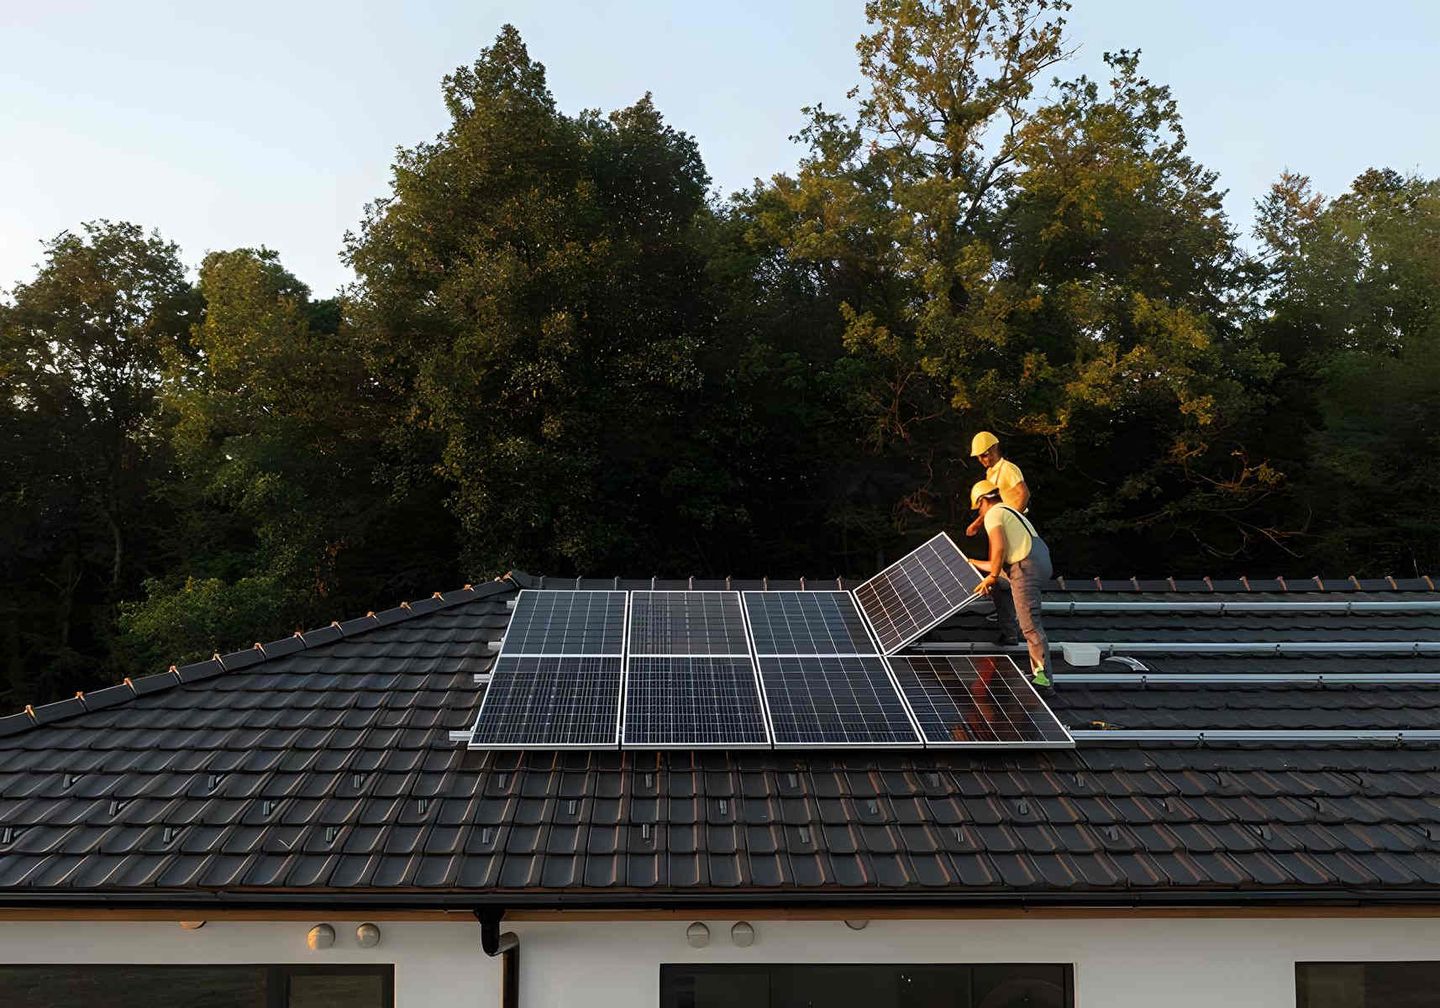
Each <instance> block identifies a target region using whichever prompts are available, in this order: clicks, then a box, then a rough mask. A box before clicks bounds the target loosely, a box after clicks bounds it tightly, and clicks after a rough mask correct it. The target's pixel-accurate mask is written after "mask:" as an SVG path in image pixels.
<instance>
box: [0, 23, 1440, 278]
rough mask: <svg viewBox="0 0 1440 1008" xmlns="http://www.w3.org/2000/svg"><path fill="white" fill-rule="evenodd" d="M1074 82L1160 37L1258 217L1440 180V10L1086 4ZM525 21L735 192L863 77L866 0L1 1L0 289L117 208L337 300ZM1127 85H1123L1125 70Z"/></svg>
mask: <svg viewBox="0 0 1440 1008" xmlns="http://www.w3.org/2000/svg"><path fill="white" fill-rule="evenodd" d="M1069 19H1070V29H1071V42H1072V43H1073V44H1074V45H1076V46H1078V47H1079V52H1078V54H1077V56H1076V57H1075V59H1074V60H1073V61H1072V63H1071V64H1069V65H1067V66H1064V67H1061V68H1058V69H1059V72H1061V73H1062V74H1064V75H1066V76H1070V75H1072V74H1075V73H1080V72H1089V73H1091V74H1092V76H1093V75H1094V74H1095V71H1096V69H1097V68H1098V67H1101V54H1102V53H1104V52H1105V51H1107V50H1114V49H1120V48H1128V49H1140V50H1141V51H1142V53H1143V55H1142V59H1141V67H1142V70H1143V72H1144V73H1145V74H1146V76H1148V77H1150V78H1151V79H1152V80H1154V81H1156V82H1157V83H1164V84H1168V85H1169V86H1170V87H1171V88H1172V89H1173V91H1174V95H1175V97H1176V99H1177V101H1178V102H1179V107H1180V112H1181V114H1182V116H1183V117H1184V120H1185V128H1186V134H1187V136H1188V137H1189V141H1190V152H1191V154H1192V156H1194V157H1195V158H1196V159H1197V160H1199V161H1200V162H1201V163H1203V164H1205V165H1206V166H1207V167H1209V168H1211V169H1213V170H1215V171H1217V172H1219V174H1220V185H1221V186H1222V187H1223V188H1226V189H1228V190H1229V196H1228V197H1227V200H1226V208H1227V211H1228V212H1229V214H1230V216H1231V218H1232V220H1233V221H1234V222H1235V223H1236V225H1237V226H1238V227H1239V228H1240V229H1241V230H1242V231H1248V230H1249V227H1250V223H1251V219H1252V213H1253V205H1254V201H1255V200H1256V199H1257V198H1259V197H1260V196H1262V195H1263V194H1264V192H1265V191H1266V189H1267V188H1268V187H1269V185H1270V183H1271V182H1273V181H1274V180H1275V179H1276V178H1277V177H1278V176H1279V174H1280V172H1281V171H1283V170H1286V169H1289V170H1294V171H1299V172H1303V173H1305V174H1307V175H1309V176H1310V177H1311V178H1312V179H1313V180H1314V182H1315V185H1316V186H1317V188H1318V189H1319V190H1320V191H1321V192H1324V193H1327V194H1332V195H1333V194H1337V193H1339V192H1343V191H1344V189H1345V188H1346V187H1347V186H1348V184H1349V182H1350V181H1351V180H1352V179H1353V178H1354V177H1355V176H1356V175H1358V174H1359V173H1360V172H1361V171H1363V170H1364V169H1365V168H1367V167H1371V166H1388V167H1392V168H1395V169H1397V170H1399V171H1402V172H1419V173H1421V174H1425V175H1428V176H1432V177H1433V176H1436V175H1440V102H1437V101H1436V100H1435V96H1436V95H1437V94H1440V60H1437V59H1435V57H1434V41H1435V39H1436V38H1440V3H1435V2H1433V0H1370V2H1369V3H1366V4H1364V5H1356V4H1354V3H1353V2H1350V0H1345V2H1340V0H1243V2H1242V0H1075V5H1074V9H1073V10H1072V11H1071V12H1070V15H1069ZM507 22H509V23H512V24H514V25H515V26H516V27H517V28H519V29H520V32H521V34H522V36H523V37H524V38H525V40H526V42H527V44H528V45H529V48H530V54H531V57H532V58H534V59H538V60H539V61H541V62H542V63H544V64H545V66H546V69H547V72H548V77H549V82H550V87H551V90H552V91H553V93H554V94H555V97H556V100H557V102H558V103H559V105H560V107H561V108H562V109H563V110H565V111H567V112H576V111H579V110H580V109H583V108H599V109H604V110H610V109H613V108H619V107H623V106H626V105H629V104H631V103H632V102H633V101H635V99H637V98H638V97H640V96H641V95H643V94H644V93H645V92H647V91H649V92H652V93H653V94H654V98H655V102H656V104H657V106H658V107H659V108H660V110H661V111H662V112H663V113H664V115H665V116H666V118H667V120H668V121H669V122H670V123H671V124H672V125H674V126H676V127H677V128H679V129H682V130H684V131H686V132H688V133H691V134H692V135H694V136H695V137H696V138H697V140H698V142H699V145H700V150H701V152H702V154H703V155H704V158H705V162H706V165H707V166H708V168H709V171H710V174H711V176H712V178H713V180H714V185H715V187H716V189H717V190H718V191H719V192H721V193H723V194H728V193H730V192H733V191H734V190H736V189H739V188H742V187H744V186H747V185H749V184H750V183H751V182H752V181H753V180H754V179H756V178H768V177H769V176H770V175H772V174H774V173H776V172H782V171H788V170H790V169H792V168H793V167H794V165H795V163H796V161H797V160H798V157H799V154H800V150H799V148H798V147H797V146H796V145H795V144H793V143H792V142H791V141H790V140H789V139H788V138H789V137H790V136H791V135H793V134H794V133H796V132H797V131H798V130H799V128H800V127H801V126H802V125H803V122H804V116H803V115H802V113H801V111H800V110H801V108H802V107H803V106H805V105H810V104H814V103H816V102H824V103H826V104H827V105H828V106H831V107H835V108H839V107H844V106H845V104H846V103H845V101H844V95H845V92H846V91H847V90H849V88H850V87H851V86H852V85H853V84H855V83H856V82H857V81H858V79H859V74H858V70H857V66H856V59H855V52H854V43H855V40H856V39H857V38H858V37H859V35H860V34H861V32H862V31H863V30H864V27H865V21H864V4H863V2H861V0H768V2H765V0H727V2H725V3H712V2H702V0H676V2H672V3H662V2H655V0H631V2H624V3H620V2H606V0H590V2H581V0H523V2H521V0H506V2H501V0H403V2H401V0H384V2H381V0H346V2H337V0H289V2H275V0H248V2H246V3H241V4H237V3H195V2H193V0H191V2H187V3H178V2H160V0H127V2H125V3H116V2H113V0H89V2H87V0H47V2H45V3H35V2H34V0H0V194H3V196H0V291H5V290H8V289H11V288H13V286H14V285H15V284H16V283H21V282H24V281H27V280H29V279H31V278H33V276H34V272H35V268H36V264H37V263H39V262H40V260H41V258H42V255H43V250H42V242H43V241H45V240H46V239H49V238H51V237H54V236H55V235H57V234H59V233H60V232H62V231H64V230H66V229H69V228H75V227H77V226H78V225H79V224H80V223H81V222H83V221H87V220H93V219H97V218H108V219H111V220H129V221H133V222H135V223H138V224H141V225H143V226H145V227H146V228H156V229H158V230H159V231H160V233H161V234H162V235H163V236H164V237H165V238H167V239H169V240H171V241H174V242H176V243H178V244H179V246H180V248H181V251H182V255H183V258H184V260H185V262H186V263H187V264H188V265H190V266H192V267H194V266H197V265H198V264H199V262H200V260H201V259H202V258H203V257H204V255H205V253H206V252H207V251H212V250H219V249H228V248H237V247H242V246H260V245H264V246H267V247H269V248H272V249H275V250H277V251H278V252H279V253H280V257H281V260H282V262H284V263H285V265H286V266H287V267H289V268H290V270H291V271H292V272H294V273H295V274H296V275H297V276H299V277H300V279H302V280H303V281H305V282H306V283H308V284H309V285H310V286H311V287H312V288H313V289H314V290H315V292H316V294H317V295H319V296H326V295H329V294H331V293H333V292H334V291H335V290H336V289H337V288H338V287H339V286H340V285H341V284H344V283H346V282H348V281H349V280H350V279H351V277H350V274H349V272H348V270H347V269H346V268H345V266H344V264H343V263H342V262H341V260H340V250H341V248H342V246H343V241H344V235H345V232H346V231H347V230H350V229H353V228H355V227H356V225H357V224H358V222H359V221H360V219H361V216H362V213H363V210H364V206H365V204H366V203H367V202H368V201H370V200H372V199H375V198H376V197H379V196H383V195H384V194H385V193H386V191H387V187H388V180H389V167H390V163H391V161H392V157H393V154H394V151H395V149H396V147H399V146H410V145H413V144H415V143H417V142H419V141H423V140H427V139H430V138H433V137H434V136H435V135H436V134H437V133H439V132H440V131H441V130H442V129H444V127H445V124H446V114H445V110H444V107H443V104H442V102H441V99H440V87H439V86H440V80H441V78H442V77H443V76H444V75H445V74H446V73H448V72H449V71H451V70H452V69H454V68H455V67H456V66H459V65H461V64H467V63H470V62H472V61H473V60H474V58H475V56H476V55H477V54H478V52H479V50H480V49H481V47H483V46H485V45H487V44H488V43H489V42H490V41H492V40H493V38H494V37H495V34H496V32H497V31H498V30H499V28H500V26H501V25H502V24H505V23H507ZM1102 79H1103V78H1102Z"/></svg>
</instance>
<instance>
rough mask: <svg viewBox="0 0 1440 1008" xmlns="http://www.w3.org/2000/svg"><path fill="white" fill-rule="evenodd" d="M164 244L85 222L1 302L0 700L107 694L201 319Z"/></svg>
mask: <svg viewBox="0 0 1440 1008" xmlns="http://www.w3.org/2000/svg"><path fill="white" fill-rule="evenodd" d="M199 307H200V306H199V303H198V301H197V300H196V298H195V295H194V291H193V290H192V288H191V286H190V284H189V283H188V282H187V281H186V279H185V271H184V268H183V266H182V265H181V263H180V260H179V256H178V251H177V249H176V248H175V246H174V245H171V244H170V243H168V242H166V241H164V240H163V239H162V238H161V237H160V236H159V235H158V234H155V233H153V232H152V233H150V234H146V233H145V232H144V231H143V230H142V229H141V228H140V227H138V226H137V225H134V224H126V223H112V222H109V221H96V222H92V223H89V224H85V225H83V226H82V227H81V228H80V229H79V231H78V232H66V233H64V234H61V235H60V236H58V237H57V238H55V239H54V240H53V241H51V242H50V243H48V244H47V245H46V248H45V263H44V265H43V266H42V268H41V270H40V272H39V275H38V276H37V277H36V278H35V280H34V281H32V282H31V283H28V284H21V285H19V286H17V287H16V288H15V289H14V290H13V292H12V293H11V296H10V298H9V299H8V301H7V302H5V303H4V304H0V376H3V380H4V387H5V390H6V391H5V395H4V397H3V402H0V437H3V441H4V456H5V462H6V470H7V471H6V475H5V482H4V491H3V493H0V509H3V513H0V529H3V532H0V535H3V537H4V538H3V540H0V585H3V589H0V593H3V597H4V602H3V603H0V642H3V643H0V647H3V649H4V652H3V653H4V659H3V660H4V662H5V666H6V671H7V675H8V679H9V697H10V699H11V700H12V701H13V700H23V701H24V702H29V701H30V700H31V699H33V697H34V696H35V695H36V694H37V693H41V694H43V693H46V692H49V691H50V690H51V689H53V688H54V687H55V684H57V683H62V682H63V683H65V684H67V685H68V686H69V688H71V689H74V688H76V687H77V686H84V685H90V684H94V683H96V682H104V681H106V680H107V679H108V678H109V677H110V675H113V673H114V672H115V671H116V665H115V662H114V658H113V655H112V653H111V650H110V647H111V637H112V633H113V620H114V607H115V605H116V604H117V603H118V602H119V600H120V599H122V598H123V597H125V595H126V593H127V592H128V591H129V590H130V589H131V588H132V587H133V585H134V584H135V583H136V582H138V580H139V579H140V578H141V577H143V576H145V575H146V574H147V573H149V572H150V571H152V570H153V569H154V567H153V566H152V565H153V564H155V563H156V562H157V561H158V560H160V558H161V557H163V556H164V554H165V550H164V548H163V546H162V545H161V543H163V541H164V538H165V534H166V527H167V524H168V521H169V519H170V518H171V517H172V514H173V512H172V511H171V509H170V508H169V506H168V504H167V503H166V502H165V501H164V500H163V499H162V498H158V497H157V496H156V495H155V493H154V490H155V487H156V485H157V482H158V481H159V479H160V478H161V477H162V476H163V474H164V472H165V471H166V468H167V466H168V464H169V463H168V459H169V455H168V449H167V444H166V440H165V437H164V431H163V429H162V427H161V423H160V406H159V398H158V392H159V383H160V373H161V369H162V364H163V361H164V360H165V358H166V357H167V356H168V355H171V354H174V353H178V352H182V351H183V348H184V346H185V344H186V342H187V340H188V335H189V327H190V325H191V322H192V321H193V319H194V318H195V317H196V316H197V314H198V312H199Z"/></svg>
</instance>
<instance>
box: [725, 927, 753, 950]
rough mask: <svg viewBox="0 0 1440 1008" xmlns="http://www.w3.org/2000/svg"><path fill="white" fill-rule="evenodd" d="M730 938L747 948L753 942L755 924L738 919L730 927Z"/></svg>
mask: <svg viewBox="0 0 1440 1008" xmlns="http://www.w3.org/2000/svg"><path fill="white" fill-rule="evenodd" d="M730 940H731V941H733V942H734V943H735V944H736V945H739V946H740V947H741V948H749V947H750V946H751V945H754V944H755V926H754V925H753V924H750V923H749V922H748V921H738V922H736V924H735V926H734V927H732V928H731V929H730Z"/></svg>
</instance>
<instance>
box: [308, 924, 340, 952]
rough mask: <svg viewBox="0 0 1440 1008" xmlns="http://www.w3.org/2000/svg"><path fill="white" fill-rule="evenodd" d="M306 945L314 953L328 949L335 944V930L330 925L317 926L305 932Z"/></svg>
mask: <svg viewBox="0 0 1440 1008" xmlns="http://www.w3.org/2000/svg"><path fill="white" fill-rule="evenodd" d="M305 944H306V945H308V946H309V947H310V951H312V952H315V951H318V950H320V949H328V948H329V947H330V946H331V945H334V944H335V929H334V928H333V927H331V926H330V925H329V924H316V925H315V926H314V927H312V928H311V929H310V930H309V931H307V932H305Z"/></svg>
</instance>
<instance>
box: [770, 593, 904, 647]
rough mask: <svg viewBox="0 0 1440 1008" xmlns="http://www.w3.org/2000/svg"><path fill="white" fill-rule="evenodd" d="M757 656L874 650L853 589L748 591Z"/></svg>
mask: <svg viewBox="0 0 1440 1008" xmlns="http://www.w3.org/2000/svg"><path fill="white" fill-rule="evenodd" d="M745 612H746V614H747V615H748V616H749V618H750V633H751V636H752V637H753V638H754V640H755V653H756V654H759V655H767V654H769V655H814V654H875V653H876V652H875V644H874V642H873V641H872V640H871V638H870V635H869V634H868V633H867V632H866V630H865V621H864V620H863V619H861V617H860V611H859V610H858V609H856V608H855V600H854V599H853V598H852V597H851V596H850V593H849V592H841V591H826V592H820V591H774V592H746V593H745Z"/></svg>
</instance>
